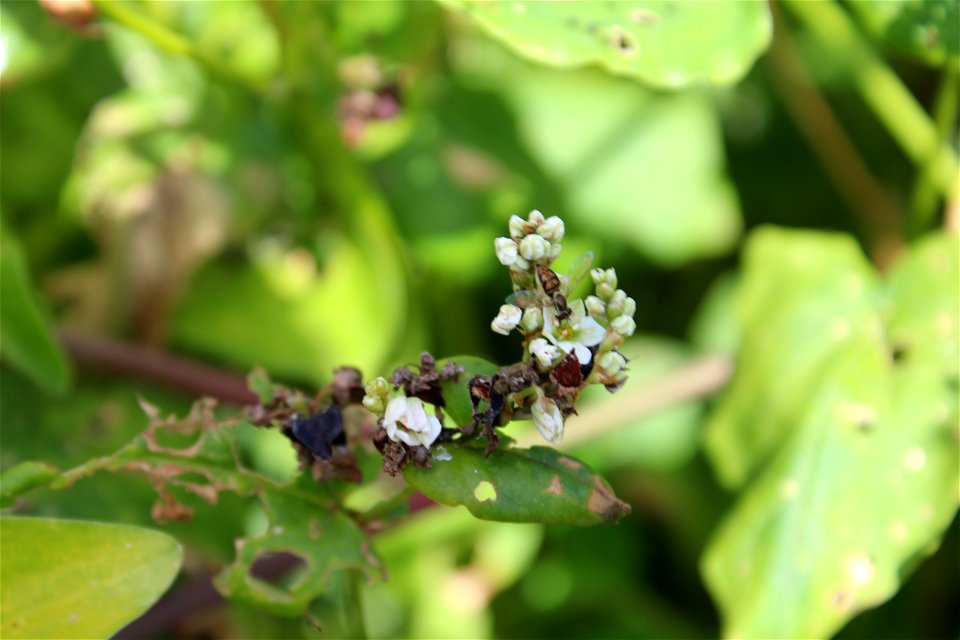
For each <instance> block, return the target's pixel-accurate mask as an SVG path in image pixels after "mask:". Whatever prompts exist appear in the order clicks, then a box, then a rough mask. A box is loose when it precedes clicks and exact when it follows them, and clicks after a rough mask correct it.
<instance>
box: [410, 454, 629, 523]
mask: <svg viewBox="0 0 960 640" xmlns="http://www.w3.org/2000/svg"><path fill="white" fill-rule="evenodd" d="M445 449H446V451H447V453H448V454H449V459H444V458H445V456H444V455H442V454H441V455H439V456H438V455H434V457H433V467H432V468H430V469H418V468H416V467H413V466H411V465H408V466H407V468H406V469H405V470H404V472H403V475H404V478H406V480H407V482H409V483H410V485H411V486H413V487H414V488H415V489H417V490H418V491H420V492H421V493H423V494H424V495H426V496H427V497H429V498H430V499H432V500H435V501H437V502H439V503H441V504H445V505H448V506H458V505H464V506H465V507H467V509H469V510H470V513H472V514H473V515H475V516H476V517H478V518H480V519H482V520H497V521H500V522H542V523H546V524H573V525H593V524H602V523H612V522H616V521H617V520H619V519H620V518H622V517H624V516H625V515H627V514H629V513H630V505H628V504H626V503H625V502H623V501H621V500H620V499H618V498H617V497H616V496H615V495H614V493H613V490H612V489H611V488H610V485H609V484H607V482H606V481H605V480H604V479H603V478H601V477H600V475H599V474H597V473H596V472H595V471H593V470H592V469H590V468H589V467H587V466H586V465H585V464H583V463H582V462H580V461H579V460H576V459H574V458H571V457H569V456H566V455H564V454H561V453H559V452H558V451H556V450H555V449H551V448H549V447H532V448H530V449H513V448H506V449H503V448H501V449H497V450H495V451H494V452H493V453H492V454H491V455H490V457H489V458H484V457H483V452H484V449H483V447H480V446H476V445H472V444H466V445H445Z"/></svg>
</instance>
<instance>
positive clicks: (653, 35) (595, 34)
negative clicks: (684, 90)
mask: <svg viewBox="0 0 960 640" xmlns="http://www.w3.org/2000/svg"><path fill="white" fill-rule="evenodd" d="M441 4H443V5H446V6H448V7H452V8H455V9H458V10H459V11H460V12H461V13H462V14H463V15H465V16H468V17H469V18H470V19H472V20H473V21H474V22H475V23H476V24H478V25H479V26H480V27H481V28H482V29H483V30H484V31H486V32H487V33H488V34H490V35H491V36H493V37H494V38H496V39H497V40H499V41H501V42H503V43H504V44H506V45H507V46H509V47H511V48H512V49H513V50H515V51H517V52H518V53H520V54H521V55H523V56H524V57H526V58H528V59H530V60H533V61H535V62H539V63H542V64H548V65H552V66H557V67H574V66H583V65H587V64H597V65H599V66H601V67H603V68H604V69H606V70H608V71H610V72H612V73H615V74H618V75H624V76H629V77H631V78H635V79H638V80H641V81H643V82H646V83H649V84H651V85H653V86H656V87H661V88H680V87H685V86H689V85H698V84H713V85H723V84H730V83H733V82H736V81H737V80H739V79H740V78H741V77H743V76H744V75H745V74H746V73H747V71H748V70H749V69H750V66H751V65H752V64H753V62H754V60H755V59H756V58H757V56H759V55H760V53H761V52H762V51H763V50H764V49H766V47H767V45H768V44H769V43H770V36H771V31H772V28H771V19H770V11H769V9H768V7H767V5H766V3H765V2H741V1H739V0H721V1H717V2H682V1H680V0H654V1H649V2H603V3H601V2H471V1H469V0H443V1H442V2H441Z"/></svg>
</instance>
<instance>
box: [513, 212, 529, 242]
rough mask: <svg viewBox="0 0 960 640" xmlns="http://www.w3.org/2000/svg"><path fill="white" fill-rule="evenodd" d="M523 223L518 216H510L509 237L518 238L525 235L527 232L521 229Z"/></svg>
mask: <svg viewBox="0 0 960 640" xmlns="http://www.w3.org/2000/svg"><path fill="white" fill-rule="evenodd" d="M524 224H526V223H525V222H524V221H523V218H521V217H520V216H510V237H511V238H514V239H516V240H519V239H520V238H522V237H523V236H525V235H527V232H526V231H524V230H523V225H524Z"/></svg>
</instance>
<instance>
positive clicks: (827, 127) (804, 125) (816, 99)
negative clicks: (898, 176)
mask: <svg viewBox="0 0 960 640" xmlns="http://www.w3.org/2000/svg"><path fill="white" fill-rule="evenodd" d="M772 9H773V15H774V25H775V27H774V30H775V34H776V35H775V36H774V39H773V45H772V46H771V47H770V51H769V53H768V55H767V57H766V59H765V62H766V64H767V65H768V66H769V68H770V74H769V76H770V80H771V83H772V85H773V88H774V90H775V91H776V92H777V93H778V94H779V96H780V99H781V103H782V104H783V107H784V109H785V110H786V111H787V113H788V114H789V115H790V117H791V118H792V119H793V121H794V123H795V124H796V126H797V129H798V130H799V131H800V133H801V134H802V135H803V136H804V137H806V139H807V141H808V143H809V145H810V149H811V151H812V152H813V154H814V155H815V156H816V157H817V160H818V161H819V162H820V164H821V166H822V167H823V168H824V171H825V172H826V174H827V177H829V178H830V180H831V181H832V182H833V185H834V187H836V189H837V193H838V194H839V195H840V197H841V198H842V199H843V200H844V202H845V203H846V205H847V207H849V209H850V211H851V212H852V213H853V215H854V216H855V217H856V218H857V219H858V220H859V221H860V223H861V226H862V229H863V234H864V236H865V237H866V241H867V245H868V247H869V249H870V254H871V257H872V259H873V261H874V263H875V264H877V265H879V266H881V267H882V266H884V265H885V264H886V263H887V262H888V261H889V260H890V258H892V257H893V256H894V255H895V253H896V251H897V249H898V248H899V247H900V245H901V244H902V238H901V237H900V221H899V211H898V210H897V207H896V206H895V205H894V203H893V201H892V200H891V198H890V194H888V193H887V192H886V190H885V189H884V187H883V185H882V184H881V183H880V181H879V180H877V179H876V178H875V177H874V176H873V174H872V173H871V172H870V168H869V167H868V166H867V163H866V162H864V160H863V158H862V156H861V155H860V153H859V152H858V151H857V148H856V146H855V145H854V144H853V141H852V140H851V139H850V136H849V135H847V132H846V130H845V129H844V128H843V125H841V124H840V121H839V119H838V118H837V117H836V115H835V114H834V112H833V109H831V107H830V103H829V102H828V101H827V100H826V99H825V98H824V97H823V94H822V93H821V92H820V90H819V89H818V87H817V85H816V83H815V82H814V80H813V78H812V77H811V76H810V73H809V71H808V70H807V68H806V66H804V62H803V58H802V57H801V56H800V54H799V52H798V51H797V47H796V44H795V43H794V40H793V36H792V34H791V33H790V31H789V27H788V25H787V24H786V21H785V20H784V19H783V16H782V15H781V12H780V11H779V10H778V7H777V6H776V5H774V6H773V7H772Z"/></svg>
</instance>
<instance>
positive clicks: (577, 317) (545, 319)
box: [490, 211, 636, 443]
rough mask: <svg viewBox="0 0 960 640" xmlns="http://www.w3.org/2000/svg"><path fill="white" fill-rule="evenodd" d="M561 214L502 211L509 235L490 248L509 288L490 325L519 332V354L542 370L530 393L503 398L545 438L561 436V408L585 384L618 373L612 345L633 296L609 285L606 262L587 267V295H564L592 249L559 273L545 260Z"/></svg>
mask: <svg viewBox="0 0 960 640" xmlns="http://www.w3.org/2000/svg"><path fill="white" fill-rule="evenodd" d="M563 234H564V224H563V221H562V220H561V219H560V218H558V217H556V216H552V217H550V218H544V216H543V214H541V213H540V212H539V211H531V212H530V215H529V216H528V218H527V220H523V219H522V218H520V217H519V216H513V217H512V218H511V219H510V237H509V238H497V239H496V240H495V241H494V249H495V251H496V254H497V259H498V260H499V261H500V263H501V264H503V265H504V266H507V267H509V268H510V277H511V280H512V281H513V286H514V294H513V295H512V296H510V297H509V298H508V299H507V301H506V304H504V305H502V306H501V307H500V312H499V313H498V314H497V316H496V317H495V318H494V319H493V321H492V322H491V324H490V327H491V329H492V330H493V331H495V332H497V333H500V334H503V335H509V334H510V332H511V331H513V330H515V329H516V330H517V331H519V332H520V333H521V334H523V336H524V361H532V362H533V363H535V367H536V369H537V370H538V371H539V372H540V373H541V375H542V376H543V377H544V380H543V383H542V384H540V385H538V386H537V387H536V388H535V390H534V391H533V394H532V395H531V394H529V393H527V392H523V393H522V394H514V396H515V397H512V398H507V401H508V402H507V403H508V404H509V402H510V401H512V402H514V403H518V404H519V405H520V407H521V408H523V407H526V408H527V409H529V412H530V415H531V416H532V417H533V420H534V422H535V424H536V425H537V428H538V429H539V430H540V433H541V434H542V435H543V437H544V438H546V439H547V440H549V441H550V442H554V443H556V442H559V441H560V439H561V438H562V437H563V416H564V415H567V414H569V413H572V412H573V404H574V402H575V401H576V399H577V397H578V395H579V393H580V391H581V390H582V389H583V387H585V386H586V385H587V384H590V383H597V384H603V385H605V386H606V388H607V389H608V390H610V391H611V392H613V391H616V390H617V389H619V388H620V386H621V385H623V383H624V382H625V380H626V375H627V370H626V369H627V360H626V358H624V357H623V355H622V354H621V353H620V352H619V351H618V348H619V347H620V346H621V345H622V344H623V341H624V340H625V338H627V337H629V336H631V335H633V332H634V331H635V330H636V324H635V323H634V320H633V314H634V312H635V311H636V302H635V301H634V300H633V299H632V298H630V297H628V296H627V294H626V292H624V291H623V290H622V289H618V288H617V274H616V272H615V271H614V270H613V269H605V270H604V269H593V270H591V271H590V275H591V277H592V279H593V282H594V285H595V293H594V295H590V296H588V297H587V298H586V300H581V299H573V300H571V299H568V298H567V296H568V294H569V293H570V292H571V291H572V290H573V289H574V288H575V287H576V285H577V284H578V283H579V280H580V279H581V278H582V277H584V276H585V275H586V273H587V271H588V270H589V268H590V262H591V261H592V254H590V253H587V254H584V256H581V258H580V259H578V260H577V261H576V262H575V263H574V266H573V267H572V268H571V270H570V271H569V272H568V273H567V274H565V275H564V274H557V273H554V272H553V271H552V270H550V268H549V265H550V264H551V263H552V262H553V260H554V258H556V257H557V255H558V254H559V253H560V248H561V245H560V242H561V241H562V239H563Z"/></svg>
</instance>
